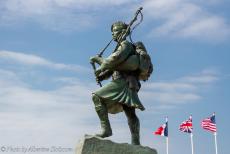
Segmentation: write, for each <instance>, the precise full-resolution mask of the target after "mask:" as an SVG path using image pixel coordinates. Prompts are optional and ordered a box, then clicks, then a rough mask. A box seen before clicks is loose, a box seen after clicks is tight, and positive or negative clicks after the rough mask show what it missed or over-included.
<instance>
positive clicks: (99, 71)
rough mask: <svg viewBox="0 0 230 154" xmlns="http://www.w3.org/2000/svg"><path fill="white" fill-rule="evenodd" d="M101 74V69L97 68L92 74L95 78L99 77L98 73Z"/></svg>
mask: <svg viewBox="0 0 230 154" xmlns="http://www.w3.org/2000/svg"><path fill="white" fill-rule="evenodd" d="M101 72H102V70H101V68H98V69H97V70H96V71H95V72H94V73H95V76H96V77H98V76H99V75H100V73H101Z"/></svg>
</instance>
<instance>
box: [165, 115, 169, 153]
mask: <svg viewBox="0 0 230 154" xmlns="http://www.w3.org/2000/svg"><path fill="white" fill-rule="evenodd" d="M165 122H166V123H167V125H168V116H166V118H165ZM166 154H169V137H168V126H167V136H166Z"/></svg>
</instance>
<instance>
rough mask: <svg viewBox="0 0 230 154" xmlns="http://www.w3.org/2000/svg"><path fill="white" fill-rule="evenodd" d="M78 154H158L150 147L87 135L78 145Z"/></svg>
mask: <svg viewBox="0 0 230 154" xmlns="http://www.w3.org/2000/svg"><path fill="white" fill-rule="evenodd" d="M76 154H157V151H156V150H155V149H151V148H149V147H143V146H139V145H131V144H127V143H115V142H112V141H110V140H107V139H102V138H100V137H96V136H91V135H85V137H84V138H82V139H81V141H80V142H79V144H78V145H77V148H76Z"/></svg>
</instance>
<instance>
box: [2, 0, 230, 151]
mask: <svg viewBox="0 0 230 154" xmlns="http://www.w3.org/2000/svg"><path fill="white" fill-rule="evenodd" d="M140 6H143V8H144V9H143V14H144V21H143V23H142V24H141V25H140V26H139V27H138V28H136V29H135V31H134V32H133V36H132V37H133V40H134V41H143V42H144V44H145V45H146V48H147V49H148V51H149V54H150V55H151V58H152V61H153V64H154V73H153V75H152V76H151V78H150V79H149V80H148V82H143V83H142V89H141V91H140V93H139V96H140V98H141V101H142V103H143V105H144V106H145V108H146V110H145V111H143V112H141V111H137V114H138V116H139V118H140V121H141V142H142V144H143V145H146V146H150V147H152V148H156V149H157V150H158V151H159V153H160V154H163V153H165V144H164V142H165V140H164V138H162V137H159V136H153V135H152V132H153V131H155V130H156V129H157V127H159V126H160V125H161V124H162V123H163V122H164V117H165V116H166V115H167V116H168V117H169V136H170V138H169V141H170V145H169V152H170V153H178V154H184V153H186V154H187V153H188V154H189V153H190V140H189V135H187V134H184V133H181V132H179V131H178V127H179V124H180V123H181V122H182V121H184V120H186V119H187V118H188V117H189V115H190V114H192V115H193V124H194V148H195V153H200V154H212V153H213V154H214V139H213V135H212V134H211V133H208V132H206V131H204V130H202V129H201V128H200V121H201V120H202V119H203V118H205V117H207V116H209V115H211V114H212V113H213V112H214V111H215V112H216V121H217V127H218V136H217V139H218V146H219V153H221V154H228V153H229V152H230V150H229V148H228V145H229V141H228V139H229V138H230V135H229V133H228V132H229V129H230V124H229V120H228V116H227V113H228V112H229V102H228V101H229V98H230V96H229V91H230V69H229V65H230V62H229V57H230V51H229V50H230V44H229V41H230V20H229V16H230V13H229V11H228V10H229V9H230V8H229V6H230V5H229V1H227V0H209V1H208V2H207V1H204V0H143V1H140V0H135V1H131V0H117V1H111V0H88V1H84V0H33V1H32V0H5V1H0V10H1V12H0V86H1V88H0V98H1V99H0V118H1V120H0V135H1V139H0V146H33V145H34V146H37V147H39V146H44V147H48V146H52V145H55V146H63V147H71V148H74V147H75V146H76V144H77V143H78V140H79V139H80V138H82V137H83V135H84V134H86V133H87V134H94V133H96V132H98V131H99V130H100V126H99V120H98V118H97V115H96V113H95V111H94V106H93V104H92V101H91V92H92V91H94V90H96V89H97V88H98V86H97V85H96V83H95V81H94V76H93V72H92V68H91V66H90V64H89V57H90V56H93V55H96V54H97V53H98V52H99V51H100V49H102V48H103V47H104V46H105V45H106V43H107V42H108V41H109V40H110V39H111V32H110V26H111V24H112V23H113V22H115V21H118V20H122V21H125V22H129V21H130V19H131V18H132V17H133V14H134V12H135V11H136V9H137V8H138V7H140ZM114 46H115V44H112V45H111V47H109V49H108V50H107V51H106V53H105V55H104V56H107V55H109V53H111V51H112V49H113V48H114ZM105 83H106V82H103V84H105ZM110 119H111V125H112V128H113V134H114V135H113V136H112V137H110V138H109V139H112V140H114V141H116V142H130V135H129V134H130V133H129V129H128V126H127V122H126V117H125V115H124V114H123V113H120V114H117V115H110Z"/></svg>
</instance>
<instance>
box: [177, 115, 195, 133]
mask: <svg viewBox="0 0 230 154" xmlns="http://www.w3.org/2000/svg"><path fill="white" fill-rule="evenodd" d="M179 130H180V131H182V132H185V133H192V130H193V128H192V116H190V117H189V119H188V120H186V121H183V122H182V123H181V124H180V128H179Z"/></svg>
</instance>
